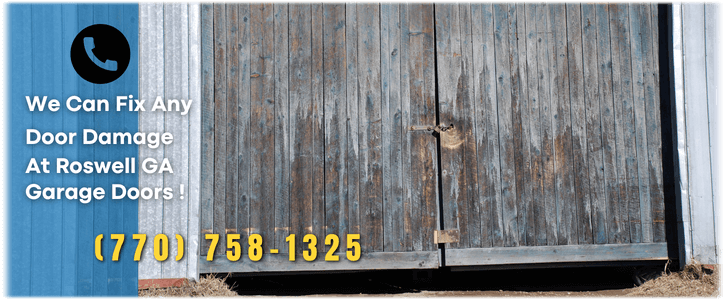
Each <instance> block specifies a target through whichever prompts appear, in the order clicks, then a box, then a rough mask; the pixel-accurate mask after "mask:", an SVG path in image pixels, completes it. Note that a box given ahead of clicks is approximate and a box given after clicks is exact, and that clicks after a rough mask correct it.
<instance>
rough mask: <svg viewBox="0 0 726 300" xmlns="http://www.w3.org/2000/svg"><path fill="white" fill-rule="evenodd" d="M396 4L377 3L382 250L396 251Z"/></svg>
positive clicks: (399, 206)
mask: <svg viewBox="0 0 726 300" xmlns="http://www.w3.org/2000/svg"><path fill="white" fill-rule="evenodd" d="M399 18H400V9H399V4H381V80H382V82H381V83H382V88H383V90H382V94H383V103H382V108H381V113H382V117H383V123H382V124H383V157H382V159H383V193H384V194H383V203H384V209H383V216H384V223H383V224H384V234H383V236H384V247H383V248H384V250H385V251H389V252H391V251H392V252H400V251H402V250H403V249H404V239H403V219H402V218H401V216H402V214H403V174H402V173H401V169H402V157H401V146H402V145H401V142H402V131H403V128H402V124H401V96H400V93H401V60H400V55H399V48H400V44H401V27H400V21H399Z"/></svg>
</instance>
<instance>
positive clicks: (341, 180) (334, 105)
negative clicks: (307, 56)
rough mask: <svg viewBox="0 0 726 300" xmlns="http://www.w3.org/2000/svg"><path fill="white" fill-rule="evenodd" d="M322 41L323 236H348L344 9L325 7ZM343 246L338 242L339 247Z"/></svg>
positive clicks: (339, 5) (336, 6) (331, 6)
mask: <svg viewBox="0 0 726 300" xmlns="http://www.w3.org/2000/svg"><path fill="white" fill-rule="evenodd" d="M323 15H324V18H325V20H324V21H323V31H324V35H323V40H324V41H325V44H324V45H323V47H324V53H325V54H324V56H325V58H326V59H325V62H324V63H325V65H324V69H325V76H324V86H325V90H324V96H323V99H324V101H325V154H326V155H325V228H326V230H325V234H338V236H343V235H344V234H347V233H348V232H349V231H348V228H347V224H348V222H347V221H348V210H349V202H348V181H347V179H348V172H346V171H347V169H346V163H347V157H348V155H347V154H348V150H347V149H348V139H347V137H348V128H347V126H346V125H347V120H346V119H347V112H346V104H347V103H346V102H345V101H343V100H344V99H345V97H346V80H345V79H346V66H345V63H346V56H345V53H346V52H345V39H346V36H345V30H346V23H345V6H344V5H342V4H338V5H324V12H323ZM342 245H346V244H345V241H344V240H341V246H342Z"/></svg>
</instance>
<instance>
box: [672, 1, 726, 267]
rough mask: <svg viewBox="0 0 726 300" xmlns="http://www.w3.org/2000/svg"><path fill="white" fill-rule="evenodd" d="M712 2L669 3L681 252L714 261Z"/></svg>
mask: <svg viewBox="0 0 726 300" xmlns="http://www.w3.org/2000/svg"><path fill="white" fill-rule="evenodd" d="M717 11H718V7H717V6H716V5H712V4H708V5H705V4H702V3H689V4H674V5H673V58H674V61H673V66H674V74H675V79H674V83H675V87H674V88H675V105H676V119H677V130H678V158H679V169H680V196H681V202H682V203H681V207H682V211H683V214H682V216H681V217H682V220H683V226H684V238H685V244H686V245H685V250H686V253H685V256H686V257H685V258H686V262H687V263H690V262H693V260H695V261H698V262H700V263H709V264H711V263H717V262H718V260H717V243H716V227H717V224H716V215H715V214H716V203H717V201H716V199H717V198H718V197H717V196H718V195H717V189H716V187H717V186H718V185H717V183H716V182H717V181H716V180H717V178H718V177H717V171H718V165H717V161H716V155H715V154H716V153H718V152H717V150H716V146H717V143H716V132H715V130H714V129H715V128H716V120H717V117H716V111H717V107H716V103H718V92H717V89H716V85H717V84H718V83H717V81H718V80H717V73H718V67H719V66H718V60H717V54H718V50H717V46H716V45H717V44H718V39H717V37H718V28H717V27H718V22H717V17H718V16H717Z"/></svg>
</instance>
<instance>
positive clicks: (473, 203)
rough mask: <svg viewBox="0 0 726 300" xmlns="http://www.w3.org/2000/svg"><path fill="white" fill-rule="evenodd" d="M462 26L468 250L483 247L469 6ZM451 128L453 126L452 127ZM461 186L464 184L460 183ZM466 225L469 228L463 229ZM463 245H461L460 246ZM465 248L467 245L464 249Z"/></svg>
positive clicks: (462, 11) (460, 114)
mask: <svg viewBox="0 0 726 300" xmlns="http://www.w3.org/2000/svg"><path fill="white" fill-rule="evenodd" d="M459 16H460V21H461V22H460V24H461V25H462V28H461V30H460V31H459V33H460V34H461V36H460V39H461V63H462V78H461V80H460V86H459V87H457V98H459V99H461V103H460V104H461V105H460V106H458V105H457V106H458V108H459V109H458V111H456V115H457V119H458V122H456V123H458V124H460V125H456V127H455V128H457V130H460V132H461V138H463V142H464V143H463V144H462V152H463V159H464V165H463V171H464V172H463V175H464V179H465V185H464V186H462V188H461V191H462V192H463V196H464V197H462V198H460V201H461V203H462V205H461V206H466V208H467V209H466V210H465V211H459V215H460V218H462V217H463V218H464V219H465V220H466V222H465V223H464V222H461V220H459V225H460V227H461V228H460V231H459V233H460V234H461V235H462V237H466V239H467V242H466V243H464V244H465V245H466V246H467V247H479V245H481V229H480V228H481V219H480V218H479V216H480V207H479V199H478V198H479V183H478V178H477V176H478V175H479V174H478V173H479V172H478V167H479V166H478V164H477V148H476V146H477V145H476V140H475V139H474V137H475V136H476V129H477V128H476V126H475V123H474V120H475V119H476V103H475V101H474V76H473V73H474V69H473V68H474V66H473V65H474V56H473V50H474V49H473V40H472V13H471V6H470V5H469V4H468V3H462V4H459ZM450 124H451V123H450ZM460 183H461V182H460ZM462 224H465V225H466V226H461V225H462ZM460 245H461V243H460ZM462 246H463V245H462Z"/></svg>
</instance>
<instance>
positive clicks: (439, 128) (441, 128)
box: [409, 123, 454, 133]
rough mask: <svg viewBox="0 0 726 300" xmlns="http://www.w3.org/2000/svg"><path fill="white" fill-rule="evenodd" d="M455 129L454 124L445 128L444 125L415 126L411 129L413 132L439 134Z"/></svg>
mask: <svg viewBox="0 0 726 300" xmlns="http://www.w3.org/2000/svg"><path fill="white" fill-rule="evenodd" d="M452 128H454V124H450V125H449V126H445V125H444V124H443V123H441V124H439V125H436V126H433V125H413V126H411V127H410V128H409V130H411V131H435V132H437V133H441V132H444V131H447V130H449V129H452Z"/></svg>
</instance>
